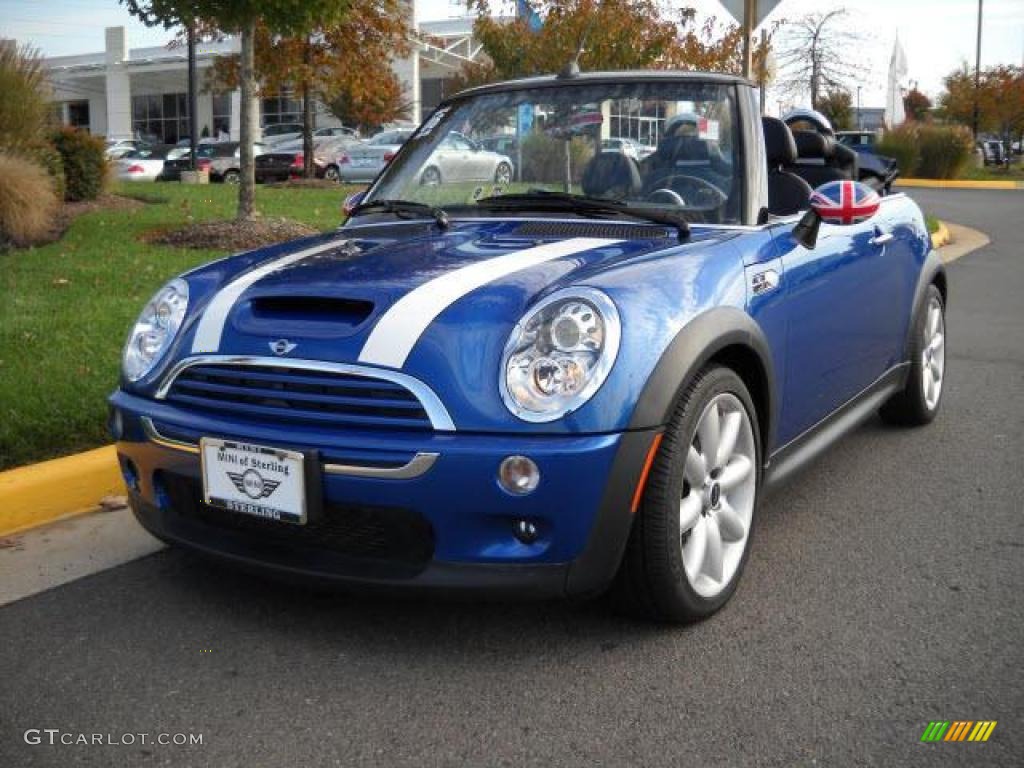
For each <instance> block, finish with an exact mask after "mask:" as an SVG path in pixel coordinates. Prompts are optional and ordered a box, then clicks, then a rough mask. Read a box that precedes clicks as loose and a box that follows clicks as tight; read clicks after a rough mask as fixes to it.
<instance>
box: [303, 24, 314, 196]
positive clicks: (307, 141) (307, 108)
mask: <svg viewBox="0 0 1024 768" xmlns="http://www.w3.org/2000/svg"><path fill="white" fill-rule="evenodd" d="M302 60H303V63H304V64H305V65H306V77H305V78H304V80H303V82H302V157H303V160H302V175H303V176H305V177H306V178H307V179H312V178H313V177H314V176H315V173H314V170H313V100H312V99H310V97H309V78H310V71H309V70H310V65H312V63H313V49H312V46H310V44H309V38H306V47H305V50H304V51H303V52H302Z"/></svg>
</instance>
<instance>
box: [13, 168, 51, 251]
mask: <svg viewBox="0 0 1024 768" xmlns="http://www.w3.org/2000/svg"><path fill="white" fill-rule="evenodd" d="M59 205H60V203H59V201H58V200H57V195H56V194H55V193H54V189H53V182H52V180H51V179H50V176H49V174H47V172H46V170H45V169H44V168H43V167H42V166H41V165H39V164H38V163H33V162H32V161H31V160H26V159H25V158H22V157H16V156H15V155H11V154H8V153H0V245H3V246H5V247H6V246H7V245H30V244H32V243H34V242H37V241H39V240H42V239H43V238H45V237H46V235H47V234H49V233H50V232H51V231H52V230H53V228H54V219H55V217H56V215H57V211H58V207H59Z"/></svg>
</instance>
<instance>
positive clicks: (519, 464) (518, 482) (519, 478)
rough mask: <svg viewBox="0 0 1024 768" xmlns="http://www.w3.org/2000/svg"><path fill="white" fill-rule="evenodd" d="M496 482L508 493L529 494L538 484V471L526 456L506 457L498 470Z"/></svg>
mask: <svg viewBox="0 0 1024 768" xmlns="http://www.w3.org/2000/svg"><path fill="white" fill-rule="evenodd" d="M498 482H499V483H501V487H502V488H504V489H505V490H506V491H508V492H509V493H514V494H517V495H521V494H524V493H530V492H532V491H533V490H534V489H536V487H537V485H538V484H539V483H540V470H539V469H537V465H536V464H534V463H533V460H532V459H528V458H527V457H526V456H507V457H506V458H505V460H504V461H502V462H501V467H500V468H499V469H498Z"/></svg>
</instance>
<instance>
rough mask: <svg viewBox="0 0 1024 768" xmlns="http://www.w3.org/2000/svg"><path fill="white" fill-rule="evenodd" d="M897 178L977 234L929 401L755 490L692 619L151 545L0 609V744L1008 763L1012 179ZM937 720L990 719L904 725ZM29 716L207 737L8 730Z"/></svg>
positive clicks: (1016, 532)
mask: <svg viewBox="0 0 1024 768" xmlns="http://www.w3.org/2000/svg"><path fill="white" fill-rule="evenodd" d="M913 196H914V197H915V198H917V199H918V200H919V201H920V202H921V204H922V206H923V207H924V208H925V209H926V210H928V211H929V212H931V213H933V214H935V215H937V216H939V217H940V218H943V219H947V220H950V221H954V222H958V223H961V224H965V225H968V226H971V227H975V228H977V229H980V230H982V231H984V232H986V233H988V234H989V236H990V237H991V238H992V242H991V244H990V245H988V246H986V247H984V248H983V249H981V250H979V251H976V252H974V253H972V254H969V255H967V256H965V257H963V258H962V259H960V260H958V261H957V262H955V263H953V264H951V265H950V266H949V280H950V306H949V316H948V318H949V319H948V328H949V336H948V338H949V368H948V371H949V378H948V382H947V390H946V393H945V402H944V406H943V410H942V412H941V414H940V415H939V417H938V419H937V421H936V422H935V423H934V424H933V425H931V426H930V427H927V428H924V429H919V430H912V431H907V430H902V429H894V428H889V427H886V426H884V425H883V424H882V423H881V422H880V421H878V420H875V421H871V422H869V423H868V424H866V425H865V426H863V427H861V428H860V429H859V430H857V431H856V432H855V433H854V434H852V435H851V436H849V437H848V438H847V439H845V440H844V441H842V442H841V443H840V444H839V445H838V446H837V447H836V448H835V449H833V450H832V451H831V452H829V453H828V454H827V455H826V456H825V457H824V458H823V459H822V460H820V461H819V462H818V463H816V464H815V465H814V466H813V467H812V468H811V469H810V470H809V471H807V472H805V473H804V474H802V475H800V476H799V477H798V478H797V479H795V480H793V481H792V482H790V483H789V484H788V485H787V486H786V487H785V488H784V489H783V490H781V491H780V492H778V493H776V495H775V496H773V497H772V498H770V499H768V500H767V502H766V503H764V504H763V505H762V507H761V510H760V519H759V528H758V530H757V532H756V537H755V544H754V550H753V554H752V557H751V560H750V563H749V565H748V569H747V571H746V574H745V577H744V579H743V582H742V584H741V586H740V589H739V591H738V593H737V595H736V597H735V598H734V600H733V601H732V602H731V603H730V604H729V605H728V607H727V608H726V609H725V610H724V611H723V612H722V613H720V614H719V615H717V616H715V617H714V618H712V619H711V620H710V621H707V622H705V623H703V624H700V625H696V626H691V627H688V628H682V629H680V628H675V627H663V626H657V625H650V624H642V623H636V622H633V621H630V620H627V619H623V618H620V617H617V616H615V615H613V614H612V613H610V612H609V610H608V607H607V606H606V605H604V604H603V603H600V602H598V603H593V604H586V605H566V604H561V603H553V604H529V603H527V604H493V603H490V604H481V603H451V602H439V601H433V600H423V599H417V600H415V601H413V600H400V599H391V598H381V597H366V596H347V595H337V594H321V593H313V592H309V591H307V590H305V589H301V588H297V587H293V586H288V585H283V584H278V583H273V582H268V581H264V580H261V579H259V578H257V577H253V576H249V575H245V574H241V573H238V572H235V571H232V570H229V569H226V568H222V567H220V566H216V565H212V564H209V563H207V562H205V561H203V560H200V559H197V558H196V557H193V556H191V555H187V554H184V553H182V552H178V551H170V550H164V551H162V552H159V553H157V554H155V555H152V556H150V557H147V558H144V559H141V560H138V561H135V562H133V563H130V564H128V565H124V566H122V567H118V568H114V569H111V570H107V571H105V572H102V573H99V574H96V575H93V576H90V577H88V578H85V579H81V580H79V581H76V582H73V583H71V584H68V585H65V586H63V587H59V588H56V589H53V590H50V591H48V592H45V593H42V594H39V595H36V596H34V597H30V598H27V599H25V600H21V601H19V602H15V603H12V604H10V605H7V606H5V607H3V608H0V645H2V646H3V647H4V648H5V653H4V654H3V656H2V661H0V664H2V665H3V668H0V680H2V681H3V687H4V694H3V695H2V696H0V764H3V765H9V766H69V765H163V764H169V763H171V762H172V761H173V762H175V764H190V765H197V766H198V765H204V766H205V765H210V766H220V767H222V768H223V767H226V766H257V765H268V766H269V765H357V764H364V763H369V762H374V763H376V764H380V765H393V766H404V765H408V766H423V765H455V764H460V765H462V764H464V765H476V766H491V765H517V766H519V765H538V766H548V765H608V766H619V765H673V766H681V765H706V766H711V765H728V766H737V765H759V766H763V765H787V766H788V765H842V766H850V765H889V766H897V765H899V766H903V765H927V766H933V765H990V766H991V765H1005V766H1011V765H1012V766H1016V765H1020V762H1021V755H1022V754H1024V647H1022V644H1021V638H1022V637H1024V600H1022V597H1021V596H1022V594H1024V518H1022V515H1021V512H1022V510H1024V477H1022V473H1021V468H1022V461H1021V457H1022V456H1024V398H1022V397H1021V395H1022V392H1024V346H1022V344H1021V339H1022V338H1024V300H1022V297H1024V268H1022V267H1024V264H1022V259H1024V234H1022V232H1021V229H1020V217H1021V213H1022V212H1024V193H1021V192H1002V191H990V192H985V191H973V190H962V191H960V190H957V191H953V190H943V191H938V190H914V191H913ZM936 719H938V720H997V721H998V726H997V727H996V729H995V731H994V733H993V735H992V738H991V739H990V740H989V741H988V742H987V743H985V744H969V743H963V744H954V743H938V744H922V743H920V741H919V739H920V736H921V733H922V731H923V729H924V728H925V726H926V725H927V723H928V722H929V721H930V720H936ZM45 728H59V729H60V730H61V731H64V732H72V733H103V734H117V735H120V734H123V733H150V734H157V733H189V734H202V744H201V745H193V746H183V747H175V746H159V745H154V744H146V745H142V744H139V743H135V744H131V745H118V746H98V745H78V746H60V745H54V746H50V745H48V744H46V743H44V744H40V745H26V744H25V743H24V739H23V733H24V731H25V730H27V729H45Z"/></svg>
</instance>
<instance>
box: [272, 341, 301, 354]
mask: <svg viewBox="0 0 1024 768" xmlns="http://www.w3.org/2000/svg"><path fill="white" fill-rule="evenodd" d="M296 346H297V345H296V344H292V343H291V342H290V341H288V339H278V340H277V341H272V342H270V351H271V352H273V353H274V354H275V355H277V356H278V357H281V356H282V355H287V354H288V353H289V352H291V351H292V350H293V349H295V347H296Z"/></svg>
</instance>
